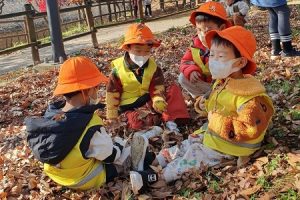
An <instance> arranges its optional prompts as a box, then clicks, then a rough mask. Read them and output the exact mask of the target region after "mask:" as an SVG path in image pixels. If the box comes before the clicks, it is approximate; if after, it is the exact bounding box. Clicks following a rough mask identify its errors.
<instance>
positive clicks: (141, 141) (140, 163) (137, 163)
mask: <svg viewBox="0 0 300 200" xmlns="http://www.w3.org/2000/svg"><path fill="white" fill-rule="evenodd" d="M148 144H149V142H148V139H147V138H146V137H144V136H143V135H142V134H141V133H140V132H137V133H135V134H134V135H133V138H132V143H131V159H132V160H131V162H132V169H134V170H144V159H145V155H146V151H147V146H148Z"/></svg>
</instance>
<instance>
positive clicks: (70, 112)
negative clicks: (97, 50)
mask: <svg viewBox="0 0 300 200" xmlns="http://www.w3.org/2000/svg"><path fill="white" fill-rule="evenodd" d="M107 81H108V79H107V78H106V77H105V76H104V75H103V74H102V73H100V71H99V70H98V68H97V67H96V65H95V64H93V63H92V62H91V61H90V60H89V59H88V58H85V57H74V58H70V59H68V60H67V61H65V62H64V63H63V65H62V66H61V69H60V72H59V76H58V85H57V87H56V89H55V91H54V95H63V96H64V97H65V101H59V102H55V103H53V104H51V105H50V106H49V108H48V109H47V111H46V113H45V115H44V116H43V117H41V118H27V119H26V120H25V123H26V130H27V132H28V137H27V140H28V143H29V146H30V147H31V149H32V151H33V154H34V155H35V157H36V158H37V159H38V160H40V161H41V162H43V163H44V171H45V173H46V174H47V175H48V176H49V177H50V178H51V179H52V180H53V181H54V182H56V183H58V184H60V185H63V186H66V187H69V188H74V189H81V190H87V189H91V188H97V187H100V186H101V185H103V184H104V183H106V182H109V181H112V180H113V179H114V178H115V177H117V176H119V174H121V173H126V171H125V170H126V169H124V168H123V167H122V165H124V166H130V165H127V162H128V159H127V158H128V156H129V154H130V147H125V141H123V140H122V139H121V138H119V137H116V138H113V139H112V138H111V137H110V136H109V135H108V134H107V133H106V131H105V128H104V127H103V122H102V119H101V118H100V117H99V116H98V115H97V114H96V113H95V111H96V110H97V109H103V108H104V105H103V104H100V103H98V97H97V92H98V90H99V84H101V83H107ZM158 128H159V127H158ZM159 131H161V128H160V130H159ZM148 135H149V134H148ZM152 135H153V134H152ZM142 148H143V147H142ZM134 149H137V150H139V149H138V148H136V147H135V148H134ZM135 154H136V153H135ZM145 154H146V153H145ZM149 155H150V157H151V154H149V152H147V157H146V158H147V159H148V160H149ZM135 159H138V158H135ZM135 162H139V161H136V160H135ZM141 169H147V168H141ZM127 172H129V171H127Z"/></svg>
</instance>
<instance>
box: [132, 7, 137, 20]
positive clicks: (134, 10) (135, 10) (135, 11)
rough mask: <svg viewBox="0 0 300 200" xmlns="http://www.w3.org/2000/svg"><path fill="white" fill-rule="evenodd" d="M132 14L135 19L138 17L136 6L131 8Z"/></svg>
mask: <svg viewBox="0 0 300 200" xmlns="http://www.w3.org/2000/svg"><path fill="white" fill-rule="evenodd" d="M133 12H134V16H135V17H136V18H137V17H138V6H133Z"/></svg>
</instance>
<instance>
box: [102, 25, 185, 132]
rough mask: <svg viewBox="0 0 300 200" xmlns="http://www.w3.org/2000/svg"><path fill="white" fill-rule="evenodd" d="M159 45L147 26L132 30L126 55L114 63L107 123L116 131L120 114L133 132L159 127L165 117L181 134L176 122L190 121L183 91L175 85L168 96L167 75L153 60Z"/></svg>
mask: <svg viewBox="0 0 300 200" xmlns="http://www.w3.org/2000/svg"><path fill="white" fill-rule="evenodd" d="M159 45H160V42H159V41H158V40H156V39H155V38H154V36H153V34H152V32H151V30H150V29H149V28H148V27H147V26H146V25H145V24H142V23H135V24H132V25H130V26H129V28H128V30H127V32H126V34H125V41H124V43H123V44H122V46H121V47H120V48H121V49H123V50H124V51H125V54H124V56H122V57H120V58H118V59H115V60H114V61H112V67H113V70H112V73H111V75H110V77H109V82H108V85H107V93H106V102H107V119H108V120H109V122H110V124H111V125H112V126H113V127H114V126H118V124H119V114H122V116H125V118H126V119H127V124H128V127H129V128H130V129H132V130H141V129H145V128H147V127H149V126H153V125H159V124H160V123H161V116H162V118H163V120H164V121H165V122H167V124H166V125H167V126H168V127H169V128H170V130H171V129H172V130H171V131H176V132H179V130H178V128H177V126H176V123H175V122H174V121H175V120H176V121H177V122H178V121H179V120H180V119H188V118H189V115H188V112H187V108H186V105H185V102H184V99H183V96H182V94H181V90H180V88H179V87H178V86H177V85H174V84H173V85H171V86H170V87H169V88H168V90H167V92H165V86H164V76H163V72H162V70H161V69H160V68H159V67H158V66H157V65H156V63H155V60H154V58H152V57H151V51H152V49H153V48H156V47H159Z"/></svg>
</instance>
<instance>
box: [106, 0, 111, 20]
mask: <svg viewBox="0 0 300 200" xmlns="http://www.w3.org/2000/svg"><path fill="white" fill-rule="evenodd" d="M110 1H111V0H107V9H108V21H109V22H112V17H111V7H110Z"/></svg>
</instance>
